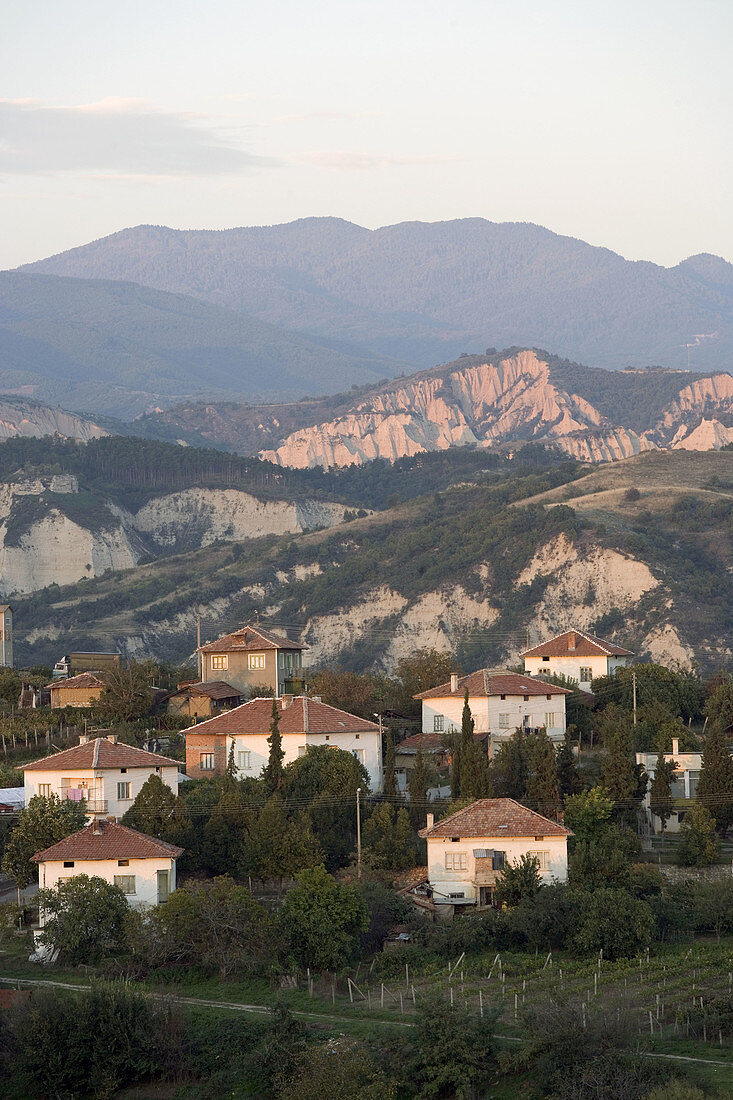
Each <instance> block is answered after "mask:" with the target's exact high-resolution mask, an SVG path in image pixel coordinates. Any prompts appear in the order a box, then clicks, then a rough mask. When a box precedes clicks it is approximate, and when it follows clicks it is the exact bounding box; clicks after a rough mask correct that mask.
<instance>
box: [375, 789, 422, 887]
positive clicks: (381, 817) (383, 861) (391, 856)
mask: <svg viewBox="0 0 733 1100" xmlns="http://www.w3.org/2000/svg"><path fill="white" fill-rule="evenodd" d="M364 847H365V848H366V855H367V859H368V861H369V862H370V863H371V864H372V866H373V867H378V868H382V869H385V870H388V871H402V870H404V869H405V868H406V867H413V866H414V865H415V834H414V832H413V830H412V827H411V826H410V817H409V814H408V812H407V810H406V809H404V808H402V809H397V808H396V807H395V806H393V805H391V804H390V803H389V802H378V803H377V805H376V806H375V807H374V810H373V811H372V813H371V814H370V816H369V817H368V818H367V820H366V822H365V824H364Z"/></svg>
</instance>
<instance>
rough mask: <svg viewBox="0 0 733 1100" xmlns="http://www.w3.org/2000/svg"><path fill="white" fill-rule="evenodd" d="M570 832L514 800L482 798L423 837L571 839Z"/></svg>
mask: <svg viewBox="0 0 733 1100" xmlns="http://www.w3.org/2000/svg"><path fill="white" fill-rule="evenodd" d="M572 835H573V834H572V832H571V830H570V829H566V828H565V826H564V825H558V824H557V822H556V821H550V819H549V818H547V817H543V816H542V814H538V813H535V811H534V810H529V809H527V807H526V806H522V804H521V803H520V802H515V801H514V799H513V798H479V800H478V801H477V802H474V803H472V804H471V805H470V806H466V808H465V809H463V810H458V811H457V812H456V813H454V814H451V815H450V816H449V817H444V818H443V820H442V821H439V822H438V823H437V825H433V827H432V829H428V828H425V829H420V836H424V837H444V836H459V837H472V836H486V837H505V836H521V837H525V836H532V837H534V836H572Z"/></svg>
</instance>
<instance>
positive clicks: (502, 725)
mask: <svg viewBox="0 0 733 1100" xmlns="http://www.w3.org/2000/svg"><path fill="white" fill-rule="evenodd" d="M499 729H500V730H508V729H509V715H508V714H500V715H499Z"/></svg>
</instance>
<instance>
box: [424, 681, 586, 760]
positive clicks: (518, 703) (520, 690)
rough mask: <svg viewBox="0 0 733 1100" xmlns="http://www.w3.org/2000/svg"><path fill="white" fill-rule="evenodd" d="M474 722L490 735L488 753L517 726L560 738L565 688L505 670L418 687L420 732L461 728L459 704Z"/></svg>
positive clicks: (507, 737)
mask: <svg viewBox="0 0 733 1100" xmlns="http://www.w3.org/2000/svg"><path fill="white" fill-rule="evenodd" d="M466 691H468V705H469V706H470V708H471V715H472V717H473V720H474V732H475V733H477V734H489V735H490V736H489V753H491V751H492V746H493V745H494V744H495V743H497V742H498V743H501V742H502V741H506V740H508V739H509V738H510V737H511V736H512V734H513V733H514V731H515V730H516V729H518V728H520V727H521V728H522V729H525V730H530V729H540V728H544V729H545V730H546V731H547V735H548V737H550V738H552V740H554V741H562V739H563V737H564V736H565V696H566V695H569V694H570V692H569V691H568V690H567V689H566V688H562V687H558V686H557V685H555V684H546V683H545V682H544V681H543V680H535V679H533V678H532V677H531V676H525V675H522V674H521V673H517V672H507V671H506V670H505V669H489V668H480V669H479V670H478V671H477V672H472V673H471V675H470V676H451V678H450V680H449V681H447V682H446V683H444V684H439V685H438V686H437V687H434V688H430V690H429V691H421V692H420V693H419V695H416V696H415V698H416V699H420V700H421V701H422V731H423V733H442V732H443V731H446V732H449V731H450V730H451V729H453V730H457V729H460V728H461V716H462V713H463V702H464V698H465V694H466Z"/></svg>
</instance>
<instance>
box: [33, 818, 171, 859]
mask: <svg viewBox="0 0 733 1100" xmlns="http://www.w3.org/2000/svg"><path fill="white" fill-rule="evenodd" d="M182 854H183V848H177V847H176V845H175V844H168V843H167V841H165V840H158V839H157V838H156V837H153V836H147V834H146V833H139V832H138V831H137V830H136V829H128V828H127V826H126V825H120V824H119V823H118V822H116V821H96V822H92V823H91V824H90V825H85V826H84V828H83V829H79V831H78V832H76V833H72V834H71V836H67V837H65V838H64V839H63V840H59V841H58V843H56V844H52V845H51V847H50V848H46V849H44V851H42V852H36V854H35V855H34V856H32V857H31V858H32V860H33V862H34V863H46V862H48V861H52V860H72V859H73V860H91V859H160V858H161V857H163V858H168V859H178V857H179V856H180V855H182Z"/></svg>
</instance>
